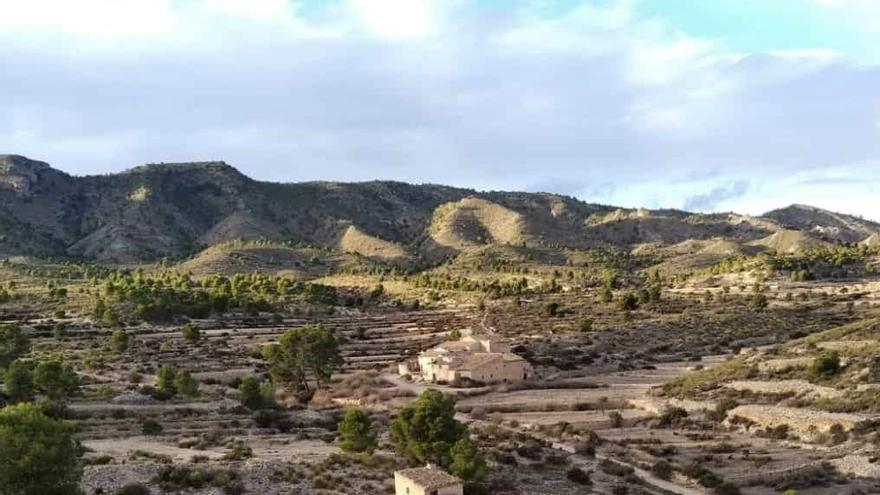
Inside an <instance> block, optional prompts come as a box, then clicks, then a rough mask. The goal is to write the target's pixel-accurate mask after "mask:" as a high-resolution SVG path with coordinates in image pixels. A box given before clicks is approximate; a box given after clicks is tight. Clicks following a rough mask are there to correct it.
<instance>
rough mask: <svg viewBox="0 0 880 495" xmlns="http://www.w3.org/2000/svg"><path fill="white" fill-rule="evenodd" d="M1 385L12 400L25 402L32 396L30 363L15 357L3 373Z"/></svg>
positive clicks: (32, 386)
mask: <svg viewBox="0 0 880 495" xmlns="http://www.w3.org/2000/svg"><path fill="white" fill-rule="evenodd" d="M3 387H4V388H5V390H6V395H8V396H9V399H10V400H11V401H12V402H25V401H29V400H31V399H32V398H33V397H34V379H33V374H32V373H31V363H29V362H27V361H24V360H22V359H16V360H15V361H13V362H12V363H10V364H9V366H8V367H7V368H6V372H5V373H3Z"/></svg>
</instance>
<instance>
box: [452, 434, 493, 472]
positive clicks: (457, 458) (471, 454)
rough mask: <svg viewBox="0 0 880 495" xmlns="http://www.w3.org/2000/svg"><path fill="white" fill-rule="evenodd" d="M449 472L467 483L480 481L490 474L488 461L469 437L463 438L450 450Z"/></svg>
mask: <svg viewBox="0 0 880 495" xmlns="http://www.w3.org/2000/svg"><path fill="white" fill-rule="evenodd" d="M449 456H450V458H451V459H452V462H451V463H450V465H449V470H450V471H451V472H452V474H454V475H456V476H458V477H459V478H461V479H463V480H466V481H480V480H482V479H483V478H485V477H486V475H487V474H488V473H489V467H488V465H487V464H486V459H485V458H484V457H483V454H482V453H481V452H480V450H479V449H478V448H477V445H476V444H475V443H474V442H473V441H472V440H471V439H470V437H469V436H467V435H465V436H463V437H462V438H461V439H460V440H459V441H457V442H455V445H453V446H452V449H450V450H449Z"/></svg>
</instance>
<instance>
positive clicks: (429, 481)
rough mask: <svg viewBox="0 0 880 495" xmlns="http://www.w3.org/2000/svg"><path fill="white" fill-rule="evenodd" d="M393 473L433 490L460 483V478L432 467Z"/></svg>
mask: <svg viewBox="0 0 880 495" xmlns="http://www.w3.org/2000/svg"><path fill="white" fill-rule="evenodd" d="M395 474H398V475H400V476H403V477H404V478H407V479H410V480H412V481H414V482H415V483H416V484H418V485H419V486H421V487H422V488H424V489H425V490H435V489H437V488H443V487H446V486H451V485H458V484H461V480H460V479H458V478H456V477H455V476H452V475H451V474H449V473H447V472H445V471H442V470H440V469H437V468H432V467H420V468H412V469H403V470H401V471H397V472H396V473H395Z"/></svg>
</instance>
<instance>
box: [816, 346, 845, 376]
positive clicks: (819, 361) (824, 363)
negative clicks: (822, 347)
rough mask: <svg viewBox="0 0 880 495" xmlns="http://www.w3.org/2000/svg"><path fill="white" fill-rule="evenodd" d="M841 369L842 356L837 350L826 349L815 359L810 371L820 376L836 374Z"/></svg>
mask: <svg viewBox="0 0 880 495" xmlns="http://www.w3.org/2000/svg"><path fill="white" fill-rule="evenodd" d="M839 371H840V356H839V355H838V354H837V351H826V352H823V353H822V354H820V355H819V356H818V357H816V359H814V360H813V363H812V365H811V366H810V372H811V373H812V374H813V375H814V376H816V377H819V378H822V377H830V376H834V375H836V374H837V373H838V372H839Z"/></svg>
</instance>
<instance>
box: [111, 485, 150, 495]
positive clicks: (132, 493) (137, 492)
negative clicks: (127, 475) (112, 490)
mask: <svg viewBox="0 0 880 495" xmlns="http://www.w3.org/2000/svg"><path fill="white" fill-rule="evenodd" d="M116 495H150V489H149V488H147V486H146V485H144V484H143V483H129V484H127V485H125V486H123V487H122V488H120V489H119V491H117V492H116Z"/></svg>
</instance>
